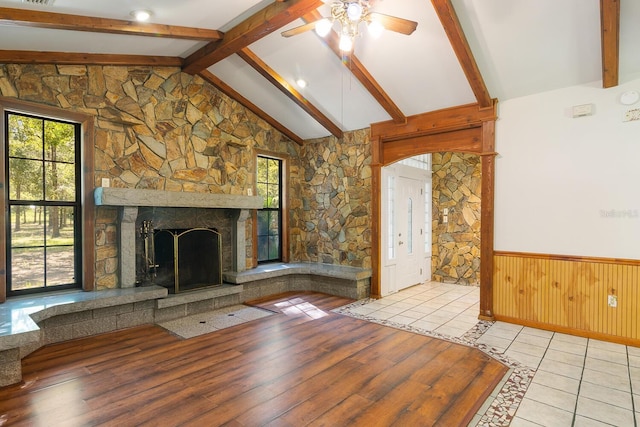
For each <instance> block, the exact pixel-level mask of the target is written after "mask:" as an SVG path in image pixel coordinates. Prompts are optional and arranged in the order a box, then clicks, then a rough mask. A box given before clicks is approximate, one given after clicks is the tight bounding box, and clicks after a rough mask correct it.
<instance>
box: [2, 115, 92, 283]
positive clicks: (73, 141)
mask: <svg viewBox="0 0 640 427" xmlns="http://www.w3.org/2000/svg"><path fill="white" fill-rule="evenodd" d="M5 123H6V128H5V141H6V142H5V144H6V146H5V147H4V149H5V152H6V153H7V159H6V163H5V175H6V176H5V179H6V180H7V182H8V191H7V199H6V200H5V202H6V204H7V207H8V214H9V219H8V221H6V223H5V226H6V232H7V242H6V245H7V267H8V272H7V273H8V274H7V294H8V295H15V294H21V293H30V292H40V291H45V290H55V289H61V288H68V287H80V285H81V277H80V266H81V265H82V264H81V259H80V253H81V251H80V245H81V241H82V240H81V238H80V224H79V223H77V222H76V220H75V219H76V218H79V216H80V209H81V203H80V197H79V194H80V184H79V163H80V162H79V155H80V153H79V148H78V147H79V142H80V125H78V124H74V123H67V122H62V121H56V120H50V119H45V118H41V117H33V116H29V115H23V114H17V113H11V112H6V113H5Z"/></svg>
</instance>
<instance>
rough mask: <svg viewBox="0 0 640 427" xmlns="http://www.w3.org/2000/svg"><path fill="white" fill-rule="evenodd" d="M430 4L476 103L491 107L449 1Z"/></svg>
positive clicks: (486, 90) (487, 91)
mask: <svg viewBox="0 0 640 427" xmlns="http://www.w3.org/2000/svg"><path fill="white" fill-rule="evenodd" d="M431 3H432V4H433V8H434V9H435V11H436V13H437V14H438V18H440V22H441V23H442V27H443V28H444V31H445V33H447V37H448V38H449V42H451V47H453V51H454V52H455V54H456V56H457V57H458V62H460V65H461V66H462V71H463V72H464V74H465V76H466V77H467V81H468V82H469V85H470V86H471V90H472V91H473V94H474V95H475V97H476V101H478V104H479V105H480V107H481V108H488V107H491V106H492V105H493V100H492V99H491V95H489V90H488V89H487V86H486V85H485V83H484V79H483V78H482V74H480V69H479V68H478V64H477V63H476V60H475V58H474V57H473V53H472V52H471V48H470V47H469V42H468V41H467V38H466V36H465V34H464V31H463V30H462V25H460V21H459V20H458V15H457V14H456V11H455V9H454V8H453V5H452V4H451V0H431Z"/></svg>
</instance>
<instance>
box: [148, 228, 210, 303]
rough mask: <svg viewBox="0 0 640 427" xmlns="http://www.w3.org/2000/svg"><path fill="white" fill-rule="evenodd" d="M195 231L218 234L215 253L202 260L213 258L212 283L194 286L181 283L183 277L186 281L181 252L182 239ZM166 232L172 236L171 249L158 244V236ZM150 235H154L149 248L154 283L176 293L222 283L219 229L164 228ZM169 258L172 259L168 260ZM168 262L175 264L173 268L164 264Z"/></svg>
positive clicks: (205, 261)
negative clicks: (151, 256)
mask: <svg viewBox="0 0 640 427" xmlns="http://www.w3.org/2000/svg"><path fill="white" fill-rule="evenodd" d="M194 232H209V233H213V234H214V235H215V236H216V238H215V242H214V245H215V246H216V247H215V250H214V253H212V254H211V256H210V257H205V258H204V259H203V260H202V262H203V263H207V260H212V261H213V262H214V265H213V270H214V271H213V272H212V274H213V275H212V276H211V275H210V277H211V278H212V279H213V280H212V283H199V284H196V286H193V283H189V284H188V285H185V283H181V279H183V280H182V282H184V274H182V275H181V268H183V270H182V272H183V273H184V268H185V267H184V266H181V255H184V253H181V247H180V241H181V238H184V236H186V235H189V234H191V233H194ZM166 234H168V235H169V236H171V237H172V245H171V248H169V249H167V248H166V247H163V246H164V245H158V236H161V237H162V236H163V235H166ZM150 237H152V238H151V239H150V240H151V241H152V242H153V243H152V245H153V247H152V248H149V249H150V253H152V254H153V260H150V264H149V265H150V267H151V268H150V269H151V273H152V274H151V278H152V279H151V281H152V283H154V284H157V285H160V286H163V287H166V288H168V289H169V292H170V293H176V294H178V293H181V292H186V291H192V290H199V289H205V288H208V287H212V286H219V285H222V234H221V233H220V232H219V231H218V230H217V229H215V228H208V227H193V228H187V229H178V228H162V229H154V230H153V235H152V236H150ZM167 240H168V239H167ZM170 253H172V258H171V257H170V256H168V254H170ZM216 254H217V256H216ZM168 258H171V259H169V260H168ZM216 258H217V259H216ZM167 262H169V263H172V264H173V266H172V267H173V268H172V269H171V266H170V265H169V266H165V265H162V264H164V263H167ZM171 270H173V271H171ZM171 278H172V279H173V283H171ZM162 279H165V280H162ZM167 279H169V280H167ZM187 287H188V288H187ZM171 291H173V292H171Z"/></svg>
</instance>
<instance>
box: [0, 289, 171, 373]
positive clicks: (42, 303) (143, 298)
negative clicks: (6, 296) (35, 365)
mask: <svg viewBox="0 0 640 427" xmlns="http://www.w3.org/2000/svg"><path fill="white" fill-rule="evenodd" d="M166 296H167V290H166V289H165V288H163V287H160V286H152V287H144V288H128V289H110V290H104V291H96V292H83V291H61V292H55V293H51V294H47V295H36V296H33V295H32V296H25V297H18V298H15V299H10V300H9V301H7V302H5V303H4V304H0V386H5V385H9V384H14V383H17V382H20V381H21V379H22V369H21V362H20V361H21V359H22V358H23V357H25V356H26V355H27V354H29V353H31V352H33V351H35V350H37V349H38V348H40V347H42V346H43V345H46V344H52V343H55V342H60V341H66V340H69V339H74V338H81V337H85V336H90V335H95V334H99V333H104V332H110V331H113V330H117V329H123V328H127V327H131V326H138V325H142V324H145V323H153V311H154V306H155V300H156V299H158V298H164V297H166Z"/></svg>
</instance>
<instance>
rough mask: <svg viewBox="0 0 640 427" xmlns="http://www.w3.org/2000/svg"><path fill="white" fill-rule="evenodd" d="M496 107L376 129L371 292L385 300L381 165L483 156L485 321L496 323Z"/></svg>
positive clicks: (445, 113) (435, 114)
mask: <svg viewBox="0 0 640 427" xmlns="http://www.w3.org/2000/svg"><path fill="white" fill-rule="evenodd" d="M496 117H497V116H496V103H494V104H493V105H492V106H491V107H489V108H480V107H479V106H478V104H469V105H464V106H460V107H455V108H449V109H445V110H439V111H434V112H431V113H425V114H421V115H417V116H412V117H409V118H408V119H407V123H406V124H404V125H397V124H395V123H394V122H383V123H375V124H372V125H371V144H372V151H373V152H372V164H371V169H372V177H373V182H372V201H373V209H372V211H373V212H372V213H373V218H372V231H373V232H372V265H373V272H372V277H371V294H372V295H373V296H380V266H381V263H380V261H381V241H380V232H381V205H380V192H381V188H382V187H381V185H382V182H381V173H382V170H381V169H382V167H383V166H385V165H388V164H391V163H393V162H396V161H398V160H401V159H404V158H408V157H412V156H415V155H418V154H425V153H436V152H444V151H447V152H460V153H474V154H478V155H480V156H481V165H482V203H481V222H482V225H481V230H480V234H481V253H480V260H481V261H480V313H479V317H480V318H481V319H487V320H493V221H494V217H493V202H494V173H495V163H494V161H495V155H496V152H495V120H496Z"/></svg>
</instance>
